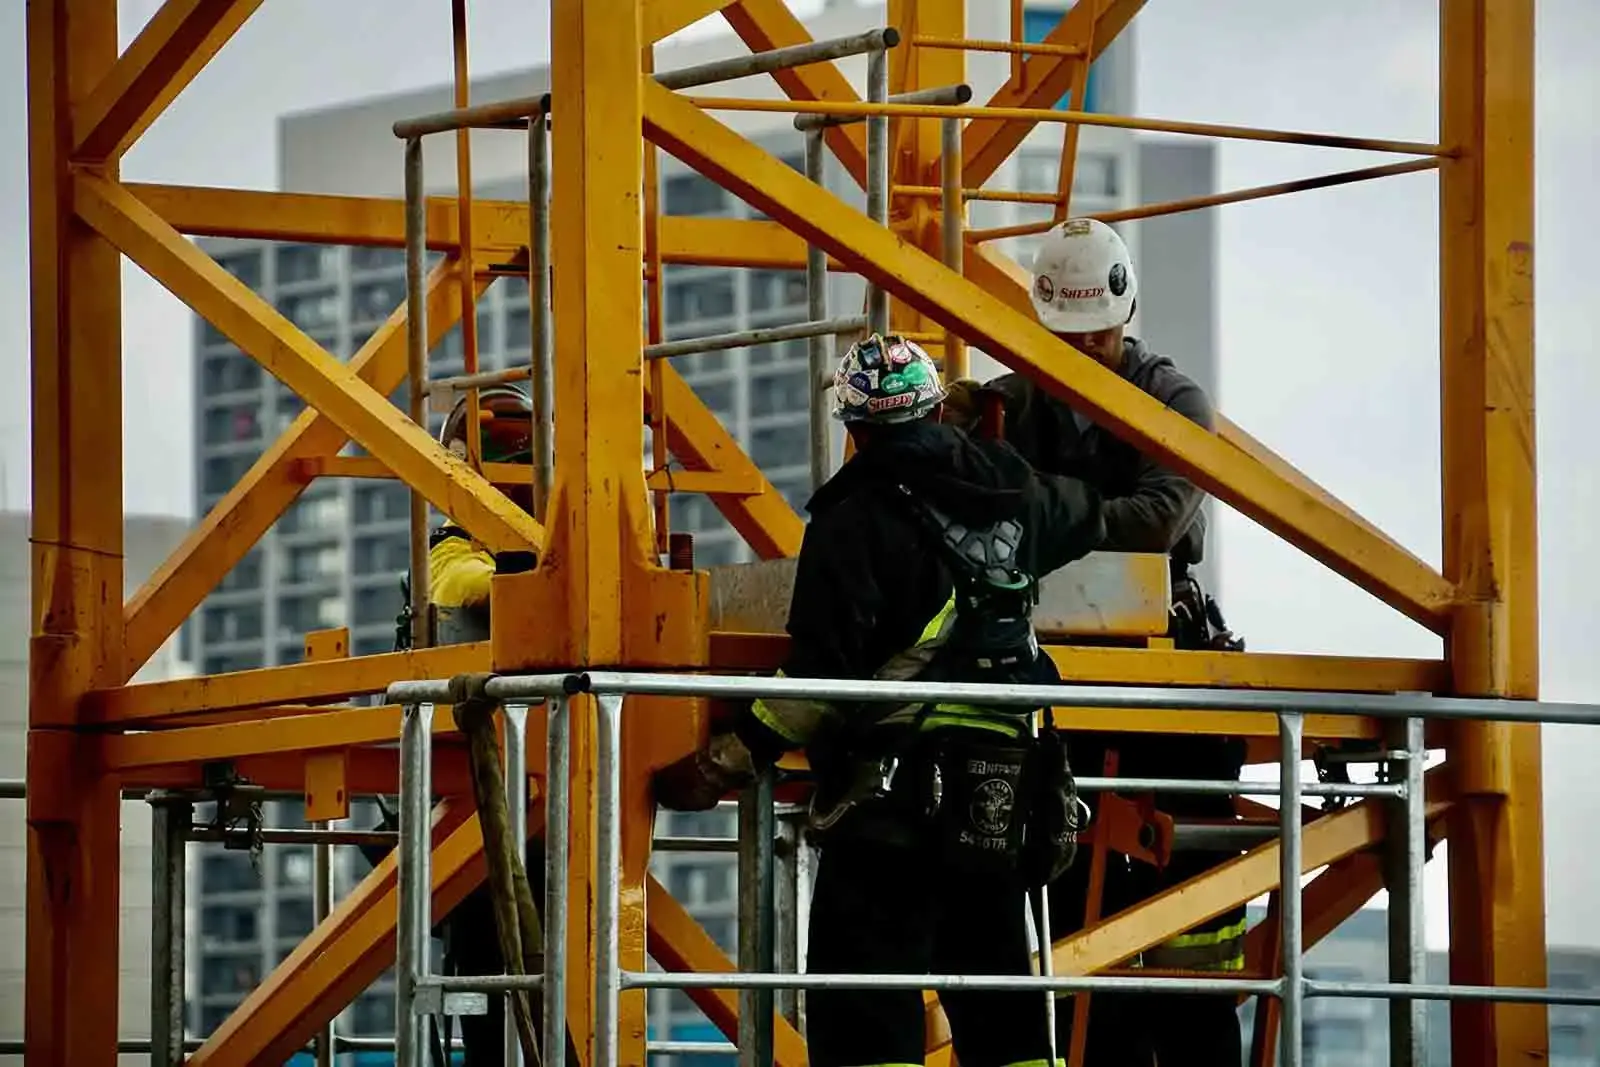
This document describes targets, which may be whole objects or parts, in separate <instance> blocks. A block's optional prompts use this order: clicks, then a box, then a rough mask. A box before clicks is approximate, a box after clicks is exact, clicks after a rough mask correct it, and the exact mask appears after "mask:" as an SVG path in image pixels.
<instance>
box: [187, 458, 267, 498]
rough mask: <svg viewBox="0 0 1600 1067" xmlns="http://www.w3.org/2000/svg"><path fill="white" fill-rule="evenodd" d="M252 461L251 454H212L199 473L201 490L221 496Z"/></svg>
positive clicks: (237, 479)
mask: <svg viewBox="0 0 1600 1067" xmlns="http://www.w3.org/2000/svg"><path fill="white" fill-rule="evenodd" d="M254 462H255V457H254V456H251V455H243V456H212V457H211V458H210V459H208V460H206V462H205V467H204V469H203V471H202V473H201V475H200V485H201V491H202V492H204V493H205V494H206V495H208V496H221V495H222V494H223V493H226V492H227V491H228V490H229V489H232V488H233V487H234V485H235V483H237V482H238V481H239V479H240V478H243V477H244V475H245V472H246V471H248V470H249V469H250V465H251V464H252V463H254Z"/></svg>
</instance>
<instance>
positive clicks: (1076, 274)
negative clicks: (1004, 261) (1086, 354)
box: [1031, 219, 1139, 333]
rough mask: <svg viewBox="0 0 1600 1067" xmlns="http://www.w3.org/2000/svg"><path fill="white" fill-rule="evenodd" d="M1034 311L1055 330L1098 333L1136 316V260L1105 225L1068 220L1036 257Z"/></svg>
mask: <svg viewBox="0 0 1600 1067" xmlns="http://www.w3.org/2000/svg"><path fill="white" fill-rule="evenodd" d="M1031 295H1032V297H1033V310H1034V314H1036V315H1038V316H1039V324H1040V325H1041V326H1043V327H1044V328H1045V329H1047V330H1050V331H1051V332H1053V333H1095V332H1097V331H1099V330H1110V329H1113V328H1115V327H1117V326H1121V325H1122V324H1123V323H1125V322H1127V321H1128V319H1129V318H1130V317H1131V316H1132V315H1133V301H1134V298H1135V297H1137V296H1138V295H1139V279H1138V278H1137V276H1135V275H1134V273H1133V259H1132V257H1130V256H1129V255H1128V246H1127V245H1125V244H1123V243H1122V238H1121V237H1119V236H1117V231H1116V230H1113V229H1112V228H1111V227H1110V226H1107V225H1106V224H1105V223H1103V222H1100V221H1098V220H1097V219H1068V220H1067V221H1065V222H1063V223H1062V224H1061V225H1060V226H1057V227H1056V228H1055V229H1053V230H1051V231H1050V232H1048V233H1046V234H1045V235H1044V240H1043V241H1042V242H1040V245H1039V251H1038V252H1037V253H1036V254H1035V255H1034V257H1033V292H1032V294H1031Z"/></svg>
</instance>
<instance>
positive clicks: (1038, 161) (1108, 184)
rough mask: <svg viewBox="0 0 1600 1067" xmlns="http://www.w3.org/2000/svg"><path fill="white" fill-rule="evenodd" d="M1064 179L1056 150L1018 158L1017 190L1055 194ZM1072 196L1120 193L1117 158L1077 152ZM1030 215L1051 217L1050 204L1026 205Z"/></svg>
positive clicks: (1026, 153)
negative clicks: (1062, 178) (1118, 189)
mask: <svg viewBox="0 0 1600 1067" xmlns="http://www.w3.org/2000/svg"><path fill="white" fill-rule="evenodd" d="M1060 180H1061V157H1060V155H1058V154H1057V153H1055V152H1024V153H1022V154H1021V155H1019V156H1018V157H1017V189H1018V191H1019V192H1024V193H1054V192H1055V191H1056V186H1057V184H1058V183H1059V182H1060ZM1072 195H1073V196H1074V197H1079V196H1091V197H1097V198H1103V199H1107V200H1114V199H1115V198H1116V196H1117V159H1116V157H1115V156H1113V155H1109V154H1106V153H1101V152H1083V151H1080V152H1079V153H1078V162H1077V165H1076V166H1075V167H1073V170H1072ZM1025 207H1026V208H1027V209H1028V210H1027V214H1029V215H1030V216H1032V215H1037V216H1038V217H1039V218H1040V219H1041V220H1042V219H1045V218H1048V217H1049V214H1048V213H1049V211H1050V208H1049V205H1046V204H1029V205H1025Z"/></svg>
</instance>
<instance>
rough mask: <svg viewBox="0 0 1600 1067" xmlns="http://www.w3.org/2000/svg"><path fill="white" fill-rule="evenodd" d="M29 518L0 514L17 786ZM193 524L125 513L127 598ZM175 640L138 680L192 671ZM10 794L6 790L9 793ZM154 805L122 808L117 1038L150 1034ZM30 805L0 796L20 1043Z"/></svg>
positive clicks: (1, 953)
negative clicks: (151, 817)
mask: <svg viewBox="0 0 1600 1067" xmlns="http://www.w3.org/2000/svg"><path fill="white" fill-rule="evenodd" d="M29 523H30V520H29V516H28V515H27V513H25V512H6V513H0V709H3V713H0V777H4V778H5V779H6V780H7V781H8V782H9V783H11V784H14V785H20V783H21V781H22V777H23V770H24V767H23V764H24V762H25V759H26V753H27V744H26V736H25V735H26V732H27V727H28V645H29V641H28V638H29V634H30V631H31V619H32V618H33V611H32V608H31V601H30V596H29V582H30V580H31V576H32V573H33V561H32V546H31V544H30V543H29V540H28V538H29V532H30V531H29ZM189 526H190V523H189V520H187V519H182V518H175V517H168V516H145V515H134V516H129V517H128V519H127V521H126V522H125V523H124V527H123V555H124V574H123V578H124V584H123V591H124V595H125V596H131V595H132V594H133V593H134V592H135V591H136V590H137V589H138V588H139V586H140V585H141V584H142V583H143V582H144V580H145V579H146V578H148V577H149V576H150V575H151V574H152V573H153V572H154V571H155V569H156V567H158V566H160V564H161V563H162V562H163V561H164V560H165V559H166V558H167V556H168V554H170V553H171V552H172V550H173V549H175V548H177V547H178V544H179V543H180V542H181V541H182V540H183V537H184V535H185V534H186V533H188V531H189ZM178 644H179V643H178V641H177V640H175V639H174V640H169V641H167V642H165V643H163V644H162V646H161V648H160V649H158V650H157V651H156V654H155V655H154V656H152V657H151V658H150V661H149V662H148V663H146V664H145V665H144V667H143V668H141V669H140V671H139V673H138V674H137V675H135V677H134V680H135V681H139V682H155V681H161V680H163V679H167V678H178V677H183V676H185V675H188V674H191V673H193V672H192V671H191V670H190V669H189V667H188V665H187V664H185V663H184V662H183V661H182V659H181V658H180V657H179V654H178ZM8 792H9V790H8ZM150 828H151V826H150V806H149V805H148V804H146V803H144V802H143V801H141V800H137V799H129V800H125V801H123V804H122V922H121V926H120V928H119V930H120V932H119V934H118V937H119V944H118V955H119V957H120V959H121V963H120V971H121V974H120V975H119V979H118V988H119V989H120V990H121V997H120V1001H119V1003H117V1004H110V1005H106V1010H108V1011H115V1012H116V1013H117V1016H118V1025H117V1033H118V1035H119V1036H120V1037H121V1038H122V1039H123V1040H128V1041H132V1040H139V1039H144V1038H148V1037H149V1036H150V938H151V932H150V931H151V911H150V906H151V887H152V884H153V883H152V870H151V842H150ZM27 867H28V863H27V823H26V807H25V804H24V802H23V801H22V800H21V799H16V798H15V797H13V798H12V799H6V800H0V946H4V947H3V949H0V1042H5V1043H6V1045H7V1047H8V1048H10V1047H16V1045H15V1043H20V1042H21V1040H22V1022H23V1018H22V1013H23V984H24V983H23V964H24V960H23V943H24V941H25V940H26V938H25V930H26V926H27V915H26V903H27V900H26V895H25V893H24V892H23V888H24V885H23V880H24V876H25V874H26V872H27ZM21 1062H22V1057H21V1056H20V1055H15V1054H12V1055H0V1063H21ZM121 1062H123V1063H125V1064H138V1063H149V1062H150V1057H149V1056H145V1055H124V1056H122V1057H121Z"/></svg>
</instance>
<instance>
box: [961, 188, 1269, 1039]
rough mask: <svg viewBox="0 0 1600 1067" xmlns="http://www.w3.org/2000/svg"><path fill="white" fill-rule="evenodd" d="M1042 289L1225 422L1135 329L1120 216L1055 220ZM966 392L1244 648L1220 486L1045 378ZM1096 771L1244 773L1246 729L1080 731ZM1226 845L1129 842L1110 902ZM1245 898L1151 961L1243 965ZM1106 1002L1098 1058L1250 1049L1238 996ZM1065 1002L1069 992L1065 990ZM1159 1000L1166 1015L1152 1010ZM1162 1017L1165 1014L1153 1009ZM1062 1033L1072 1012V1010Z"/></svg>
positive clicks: (1110, 905) (1066, 897) (1178, 641)
mask: <svg viewBox="0 0 1600 1067" xmlns="http://www.w3.org/2000/svg"><path fill="white" fill-rule="evenodd" d="M1033 272H1034V277H1033V289H1032V300H1033V306H1034V311H1035V313H1036V314H1037V315H1038V317H1039V321H1040V323H1041V324H1042V325H1044V326H1045V327H1046V328H1047V329H1049V330H1050V331H1051V332H1052V333H1055V334H1056V335H1057V336H1059V337H1060V338H1061V339H1062V340H1064V341H1066V342H1067V343H1068V344H1070V345H1072V347H1074V348H1076V349H1077V350H1078V351H1080V352H1082V353H1084V354H1085V355H1087V356H1089V357H1091V358H1092V359H1094V360H1096V361H1097V362H1099V363H1100V364H1101V365H1103V366H1105V367H1107V368H1108V369H1110V370H1112V371H1115V372H1116V373H1118V374H1119V375H1121V376H1122V377H1123V378H1125V379H1127V380H1128V381H1129V382H1131V383H1132V384H1134V385H1136V386H1138V387H1139V388H1140V389H1142V390H1144V391H1145V392H1146V393H1149V394H1150V395H1151V396H1152V397H1154V398H1155V399H1157V400H1159V401H1161V402H1162V403H1163V404H1165V405H1166V406H1167V407H1169V408H1171V409H1172V410H1174V411H1176V412H1177V413H1178V414H1180V415H1183V416H1184V417H1185V418H1187V419H1189V420H1191V421H1193V422H1195V423H1198V424H1199V425H1201V426H1204V427H1205V428H1206V429H1208V430H1209V429H1212V428H1213V419H1214V413H1213V409H1212V405H1211V400H1210V398H1209V397H1207V396H1206V393H1205V391H1204V390H1203V389H1201V388H1200V386H1198V385H1197V384H1195V382H1194V381H1192V380H1191V379H1190V378H1188V377H1187V376H1186V375H1184V374H1183V373H1182V372H1181V371H1179V370H1178V368H1177V367H1176V366H1175V365H1174V364H1173V362H1172V360H1170V359H1168V358H1167V357H1166V356H1160V355H1156V354H1155V353H1153V352H1151V351H1150V350H1149V348H1148V347H1146V346H1145V344H1144V342H1143V341H1140V340H1139V339H1137V338H1134V337H1129V336H1126V335H1125V332H1124V328H1125V326H1126V324H1127V323H1128V322H1129V321H1130V320H1131V319H1132V317H1133V314H1134V310H1135V307H1136V304H1137V299H1138V278H1137V276H1136V275H1135V273H1134V269H1133V262H1132V258H1131V257H1130V256H1129V254H1128V249H1127V246H1126V245H1125V244H1124V243H1123V241H1122V238H1121V237H1120V236H1118V235H1117V232H1116V231H1115V230H1113V229H1112V228H1111V227H1109V226H1107V225H1106V224H1104V223H1102V222H1099V221H1097V220H1092V219H1069V220H1067V221H1066V222H1065V223H1063V224H1062V225H1061V226H1058V227H1056V228H1055V229H1054V230H1052V231H1050V232H1049V233H1048V234H1047V235H1045V238H1044V240H1043V242H1042V244H1041V246H1040V248H1039V250H1038V252H1037V254H1036V256H1035V258H1034V264H1033ZM952 393H953V394H954V395H953V396H952V398H951V403H950V405H949V406H950V407H951V408H952V409H953V410H956V411H959V412H960V413H961V414H960V415H959V417H958V421H962V422H963V423H968V424H970V423H974V422H977V421H980V420H981V419H982V417H983V415H984V414H985V413H986V412H988V411H991V410H992V409H993V407H994V404H995V402H996V401H998V402H999V404H1000V405H1001V407H1002V408H1003V413H1004V415H1003V437H1004V439H1005V440H1006V441H1007V442H1008V443H1009V444H1011V445H1013V446H1014V447H1015V448H1016V449H1017V450H1018V451H1019V452H1021V453H1022V454H1023V455H1024V456H1026V457H1027V459H1028V461H1029V462H1030V463H1032V464H1033V465H1034V466H1035V467H1037V468H1038V469H1040V470H1043V471H1048V472H1050V473H1053V474H1067V475H1071V476H1074V477H1077V478H1081V479H1083V480H1084V481H1086V482H1088V483H1089V484H1091V485H1093V486H1094V487H1095V488H1096V489H1098V490H1099V491H1100V492H1101V493H1102V494H1103V495H1104V497H1105V508H1104V512H1105V526H1106V537H1105V540H1104V542H1103V543H1102V544H1101V545H1100V548H1102V549H1103V550H1107V551H1113V552H1160V553H1165V554H1167V555H1169V556H1170V558H1171V576H1172V622H1171V627H1170V629H1169V636H1171V637H1172V638H1173V639H1174V644H1175V645H1176V647H1178V648H1184V649H1217V650H1230V649H1240V648H1243V643H1242V642H1240V641H1238V640H1236V639H1235V638H1234V637H1233V635H1232V634H1231V633H1230V632H1229V631H1228V630H1227V627H1226V625H1225V624H1224V623H1223V620H1222V616H1221V613H1220V612H1219V611H1218V609H1217V607H1216V603H1215V601H1214V600H1212V599H1211V598H1210V597H1207V596H1206V595H1205V594H1204V593H1203V591H1202V590H1201V589H1200V585H1199V583H1198V581H1197V580H1196V579H1195V577H1194V573H1193V568H1194V567H1195V566H1196V565H1198V564H1199V563H1200V562H1201V561H1202V559H1203V558H1204V555H1205V534H1206V516H1205V511H1204V510H1203V508H1202V505H1203V503H1204V501H1205V493H1204V492H1202V491H1201V490H1200V488H1199V487H1198V486H1196V485H1195V484H1194V483H1193V482H1191V481H1189V480H1188V479H1187V478H1185V477H1183V476H1182V475H1181V474H1178V473H1177V472H1175V471H1172V470H1170V469H1168V468H1166V467H1163V466H1162V465H1161V464H1160V463H1158V462H1157V461H1156V460H1154V459H1153V458H1151V457H1149V456H1147V455H1145V454H1144V453H1142V452H1140V451H1139V450H1138V449H1136V448H1134V447H1133V446H1132V445H1130V444H1128V443H1127V442H1125V441H1123V440H1121V439H1120V438H1118V437H1116V436H1115V435H1113V434H1111V433H1109V432H1108V431H1106V430H1103V429H1102V428H1100V427H1099V426H1097V425H1095V424H1094V423H1092V422H1090V421H1089V420H1088V419H1086V418H1085V417H1084V416H1083V415H1081V414H1079V413H1078V412H1077V411H1075V410H1073V409H1072V408H1071V407H1070V406H1068V405H1067V404H1066V403H1064V402H1062V401H1061V400H1058V399H1056V398H1055V397H1053V396H1051V395H1050V394H1048V393H1046V392H1045V391H1044V390H1043V389H1040V388H1039V387H1038V386H1036V385H1035V384H1034V383H1033V382H1032V381H1031V380H1029V379H1027V378H1024V377H1022V376H1021V375H1017V374H1008V375H1005V376H1003V377H1000V378H997V379H995V380H993V381H991V382H988V383H987V384H985V385H983V386H978V385H977V384H976V383H974V382H966V381H963V382H957V383H952ZM1069 738H1070V747H1071V751H1072V755H1073V762H1074V764H1075V765H1076V767H1077V768H1078V770H1079V772H1080V773H1083V774H1098V773H1100V772H1101V769H1102V766H1103V761H1104V754H1105V752H1106V750H1107V749H1108V748H1111V749H1115V750H1116V751H1117V753H1118V756H1119V763H1118V773H1119V774H1120V775H1122V776H1124V777H1150V778H1212V779H1217V778H1221V779H1237V778H1238V777H1239V773H1240V770H1241V768H1242V766H1243V762H1244V745H1243V743H1242V741H1240V740H1238V739H1236V738H1227V737H1216V736H1182V737H1178V736H1170V737H1164V736H1158V735H1151V734H1117V735H1106V734H1099V735H1096V734H1085V733H1072V734H1070V735H1069ZM1157 805H1158V807H1159V808H1160V810H1162V811H1164V812H1166V813H1168V814H1170V815H1173V816H1174V817H1176V818H1180V819H1208V820H1228V819H1232V818H1233V817H1234V810H1233V807H1232V801H1231V800H1230V798H1228V797H1218V796H1193V795H1178V794H1163V795H1161V796H1159V797H1158V798H1157ZM1225 858H1226V856H1223V855H1219V854H1217V853H1203V852H1182V853H1176V854H1174V855H1173V857H1172V861H1171V863H1169V864H1168V866H1167V867H1166V868H1165V870H1161V871H1157V870H1156V869H1155V868H1154V867H1151V866H1149V865H1147V864H1143V863H1133V864H1129V863H1128V861H1127V860H1126V857H1121V856H1117V857H1114V862H1113V865H1112V868H1111V869H1110V870H1109V871H1108V872H1107V881H1106V888H1105V891H1104V897H1103V903H1102V909H1103V910H1102V915H1109V914H1111V913H1114V912H1115V911H1117V910H1120V909H1121V908H1125V907H1127V906H1129V905H1131V904H1134V903H1136V902H1138V901H1140V900H1143V899H1146V898H1148V897H1150V896H1152V895H1154V894H1155V893H1158V892H1160V891H1162V890H1163V889H1166V888H1168V887H1169V886H1172V885H1176V884H1178V883H1179V882H1183V881H1186V880H1188V879H1189V878H1192V877H1194V876H1195V875H1197V874H1200V873H1202V872H1204V871H1206V870H1209V869H1210V868H1211V867H1213V866H1215V865H1216V864H1217V863H1218V862H1220V861H1221V860H1223V859H1225ZM1088 868H1089V865H1088V864H1080V865H1078V866H1077V867H1076V868H1074V869H1073V870H1072V871H1069V872H1068V874H1067V875H1066V877H1065V878H1063V879H1062V880H1061V881H1059V882H1057V883H1056V884H1055V885H1052V886H1051V893H1050V897H1051V931H1052V934H1053V935H1054V936H1056V937H1060V936H1062V935H1064V934H1066V933H1070V932H1072V931H1074V930H1077V929H1080V928H1081V927H1082V925H1083V914H1084V910H1083V909H1084V900H1085V895H1086V893H1087V891H1088V885H1087V878H1088ZM1244 932H1245V912H1244V908H1242V907H1240V908H1237V909H1234V910H1231V911H1228V912H1225V913H1223V914H1222V915H1220V916H1218V917H1217V918H1216V919H1213V920H1211V921H1210V922H1207V923H1204V924H1202V925H1201V926H1199V927H1197V928H1195V929H1194V930H1190V931H1187V932H1185V933H1184V934H1181V935H1179V936H1177V937H1175V938H1173V939H1172V940H1170V941H1168V942H1165V943H1163V944H1161V945H1159V946H1156V947H1154V948H1152V949H1150V950H1148V951H1146V952H1145V953H1144V954H1143V956H1142V959H1141V960H1139V961H1137V962H1142V963H1143V964H1144V965H1145V966H1147V967H1156V968H1162V969H1166V968H1181V969H1184V970H1202V971H1236V970H1240V969H1242V968H1243V966H1244ZM1091 1003H1092V1004H1093V1005H1094V1007H1093V1008H1092V1009H1091V1015H1090V1019H1091V1025H1090V1030H1089V1037H1088V1042H1089V1043H1088V1056H1087V1064H1088V1067H1100V1065H1102V1064H1106V1065H1115V1067H1121V1065H1122V1064H1125V1063H1130V1062H1135V1061H1133V1060H1130V1058H1129V1047H1128V1044H1127V1039H1128V1036H1129V1035H1130V1034H1137V1035H1143V1036H1145V1037H1146V1038H1148V1044H1149V1046H1150V1047H1148V1048H1146V1049H1144V1050H1141V1052H1140V1057H1141V1058H1140V1059H1138V1060H1137V1062H1139V1063H1144V1064H1147V1063H1149V1062H1150V1057H1151V1056H1152V1055H1154V1056H1155V1057H1156V1059H1157V1060H1158V1061H1159V1062H1160V1063H1163V1064H1166V1063H1172V1062H1196V1063H1198V1062H1205V1063H1217V1064H1236V1063H1238V1062H1240V1056H1241V1053H1240V1031H1239V1022H1238V1015H1237V1012H1236V1010H1235V1007H1234V1001H1233V999H1232V998H1231V997H1217V996H1191V997H1167V996H1163V997H1160V998H1158V999H1152V998H1149V997H1134V998H1131V999H1130V998H1126V997H1119V996H1116V995H1112V994H1096V995H1095V996H1094V997H1093V998H1092V1001H1091ZM1063 1007H1065V1005H1063ZM1152 1012H1159V1013H1160V1014H1159V1016H1152V1015H1151V1014H1150V1013H1152ZM1151 1017H1159V1018H1161V1019H1162V1025H1160V1026H1155V1027H1152V1026H1147V1025H1143V1022H1142V1020H1144V1019H1148V1018H1151ZM1057 1020H1058V1026H1059V1027H1060V1030H1061V1039H1062V1048H1063V1049H1065V1048H1067V1047H1068V1045H1067V1041H1066V1039H1067V1036H1068V1034H1069V1032H1070V1026H1071V1021H1072V1013H1071V1012H1070V1011H1067V1010H1062V1011H1058V1012H1057Z"/></svg>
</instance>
